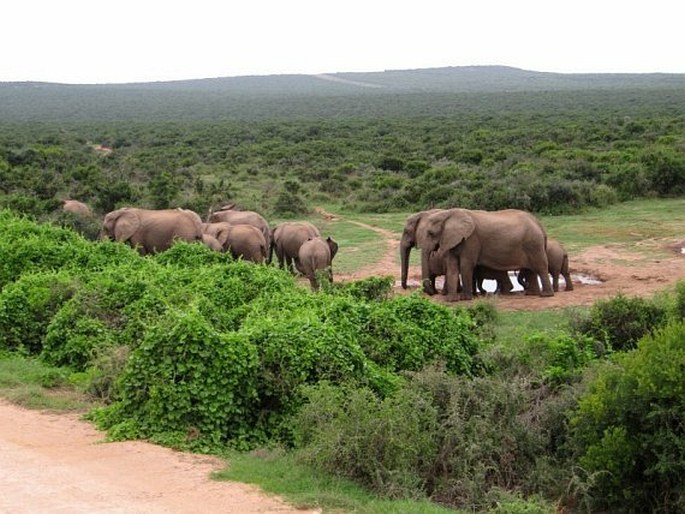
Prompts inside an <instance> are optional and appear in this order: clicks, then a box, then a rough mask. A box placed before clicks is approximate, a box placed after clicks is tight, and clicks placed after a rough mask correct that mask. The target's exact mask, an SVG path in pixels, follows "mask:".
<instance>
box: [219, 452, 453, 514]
mask: <svg viewBox="0 0 685 514" xmlns="http://www.w3.org/2000/svg"><path fill="white" fill-rule="evenodd" d="M227 460H228V466H227V467H226V469H224V470H222V471H218V472H216V473H215V474H214V478H217V479H219V480H235V481H238V482H244V483H248V484H257V485H259V487H260V488H262V489H263V490H264V491H266V492H268V493H272V494H276V495H279V496H283V497H285V498H287V499H288V501H289V502H290V503H292V504H293V505H296V506H297V507H298V508H320V509H321V510H322V511H323V512H355V513H359V514H376V513H378V514H386V513H397V514H404V513H406V512H411V513H416V514H433V513H435V514H440V513H447V512H452V513H454V512H459V511H455V510H452V509H446V508H443V507H440V506H438V505H436V504H434V503H431V502H430V501H428V500H383V499H379V498H377V497H375V496H373V495H372V494H371V493H369V492H368V491H366V490H364V489H362V488H361V487H359V486H357V485H355V484H354V483H353V482H350V481H349V480H343V479H339V478H335V477H331V476H327V475H324V474H322V473H320V472H316V471H313V470H312V469H310V468H308V467H306V466H303V465H301V464H299V463H298V462H297V459H296V457H295V456H294V455H293V454H292V453H285V452H283V451H275V450H274V451H266V450H262V451H257V452H252V453H249V454H245V453H238V452H232V453H230V454H229V455H228V456H227Z"/></svg>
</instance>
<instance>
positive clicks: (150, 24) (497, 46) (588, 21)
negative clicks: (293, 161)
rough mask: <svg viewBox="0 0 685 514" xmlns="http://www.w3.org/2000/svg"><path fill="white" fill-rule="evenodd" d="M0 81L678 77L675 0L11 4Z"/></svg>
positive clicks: (683, 36)
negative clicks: (398, 73) (453, 70)
mask: <svg viewBox="0 0 685 514" xmlns="http://www.w3.org/2000/svg"><path fill="white" fill-rule="evenodd" d="M0 16H1V19H2V23H1V24H0V25H1V26H0V81H25V80H35V81H49V82H64V83H81V84H83V83H115V82H137V81H146V82H147V81H157V80H176V79H191V78H208V77H225V76H239V75H267V74H282V73H307V74H317V73H335V72H345V71H382V70H387V69H413V68H430V67H439V66H471V65H507V66H515V67H518V68H523V69H527V70H535V71H554V72H569V73H575V72H676V73H685V50H684V49H685V25H684V21H683V20H685V4H683V3H682V0H650V1H644V0H623V1H619V0H413V1H405V0H392V1H390V0H345V1H340V0H216V1H212V0H188V1H186V0H183V1H179V0H113V1H107V2H104V1H100V2H98V1H93V0H5V1H4V2H3V5H2V7H1V8H0Z"/></svg>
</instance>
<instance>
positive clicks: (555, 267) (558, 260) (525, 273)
mask: <svg viewBox="0 0 685 514" xmlns="http://www.w3.org/2000/svg"><path fill="white" fill-rule="evenodd" d="M547 262H548V263H549V273H550V274H551V275H552V289H553V290H554V292H555V293H557V292H559V275H561V276H563V277H564V282H566V288H565V289H564V291H573V280H572V279H571V273H570V272H569V266H568V253H566V250H565V249H564V247H563V246H562V244H561V243H560V242H559V241H557V240H556V239H547ZM532 277H533V273H532V272H531V271H530V270H529V269H526V268H524V269H522V270H521V271H519V274H518V277H517V280H518V283H519V284H521V286H522V287H523V289H527V288H528V284H529V282H530V281H531V280H532Z"/></svg>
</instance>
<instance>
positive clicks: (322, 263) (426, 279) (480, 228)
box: [63, 200, 573, 301]
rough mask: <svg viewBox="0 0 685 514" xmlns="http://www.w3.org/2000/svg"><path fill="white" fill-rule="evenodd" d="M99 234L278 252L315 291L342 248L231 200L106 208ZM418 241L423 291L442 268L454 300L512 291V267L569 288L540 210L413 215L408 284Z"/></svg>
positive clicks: (150, 246) (404, 271)
mask: <svg viewBox="0 0 685 514" xmlns="http://www.w3.org/2000/svg"><path fill="white" fill-rule="evenodd" d="M63 209H64V210H65V211H69V212H72V213H74V214H79V215H83V216H86V215H87V216H92V213H91V212H90V209H89V208H88V207H87V206H86V205H85V204H82V203H80V202H77V201H75V200H68V201H66V202H65V203H64V206H63ZM100 238H101V239H110V240H112V241H119V242H126V243H128V244H130V245H131V246H133V247H135V248H137V249H138V251H139V252H140V253H141V254H142V255H146V254H149V253H155V252H161V251H164V250H166V249H167V248H169V247H170V246H171V245H172V244H173V242H174V241H175V240H183V241H188V242H194V241H197V242H202V243H203V244H205V245H206V246H207V247H209V248H211V249H212V250H216V251H220V252H228V253H230V254H231V255H232V256H233V257H234V258H236V259H238V258H240V259H244V260H248V261H252V262H255V263H271V261H272V258H273V254H274V252H275V253H276V258H277V259H278V264H279V266H280V267H281V268H287V269H288V270H290V271H291V272H295V271H298V272H300V273H301V274H303V275H304V276H305V277H307V278H308V279H309V282H310V285H311V287H312V289H314V290H317V289H318V288H319V281H318V277H317V275H319V273H321V272H323V273H324V275H325V276H326V277H327V278H328V279H329V280H332V279H333V274H332V262H333V258H334V257H335V256H336V253H337V251H338V244H337V242H336V241H334V240H333V239H331V238H330V237H326V238H324V237H322V236H321V233H320V231H319V229H318V228H317V227H315V226H314V225H312V224H311V223H308V222H304V221H287V222H283V223H281V224H279V225H277V226H276V227H274V228H273V230H272V229H271V227H270V226H269V223H268V222H267V221H266V220H265V219H264V217H262V216H261V215H260V214H259V213H257V212H254V211H241V210H237V209H236V208H235V206H234V205H233V204H230V205H226V206H224V207H222V208H220V209H219V210H217V211H213V212H210V213H209V215H208V217H207V221H206V222H203V221H202V219H201V218H200V216H199V215H198V214H197V213H195V212H193V211H191V210H188V209H180V208H179V209H164V210H149V209H140V208H135V207H124V208H121V209H117V210H115V211H112V212H109V213H107V214H106V215H105V217H104V220H103V222H102V228H101V232H100ZM415 247H416V248H419V249H420V250H421V279H422V285H423V290H424V292H426V293H427V294H429V295H433V294H435V293H436V292H437V290H436V287H435V281H436V277H438V276H440V275H444V276H445V286H444V288H443V294H445V295H446V296H447V300H449V301H453V300H456V299H457V298H458V295H459V293H461V297H462V298H464V299H471V298H472V297H473V294H477V293H478V292H481V293H483V292H484V289H483V280H485V279H492V280H496V281H497V292H499V293H502V294H507V293H509V292H511V290H512V289H513V287H512V284H511V281H510V279H509V274H508V272H509V271H512V270H515V271H518V281H519V283H520V284H521V285H522V286H523V288H524V289H525V291H526V293H527V294H540V295H542V296H552V295H553V294H554V292H556V291H558V290H559V275H562V276H563V277H564V280H565V282H566V290H567V291H568V290H571V289H573V283H572V281H571V277H570V274H569V267H568V255H567V254H566V252H565V250H564V249H563V247H562V246H561V244H559V243H558V242H557V241H554V240H551V239H548V238H547V235H546V233H545V230H544V228H543V227H542V224H541V223H540V222H539V220H538V219H537V218H536V217H535V216H533V215H532V214H530V213H527V212H524V211H520V210H515V209H508V210H503V211H493V212H489V211H477V210H467V209H432V210H427V211H421V212H418V213H416V214H413V215H411V216H409V217H408V218H407V221H406V224H405V226H404V230H403V232H402V238H401V240H400V261H401V264H400V266H401V284H402V287H403V288H405V289H406V288H407V275H408V269H409V257H410V252H411V249H412V248H415ZM550 274H551V275H552V281H550ZM538 278H539V279H540V280H539V281H538ZM540 282H541V284H542V289H540ZM467 285H468V286H467Z"/></svg>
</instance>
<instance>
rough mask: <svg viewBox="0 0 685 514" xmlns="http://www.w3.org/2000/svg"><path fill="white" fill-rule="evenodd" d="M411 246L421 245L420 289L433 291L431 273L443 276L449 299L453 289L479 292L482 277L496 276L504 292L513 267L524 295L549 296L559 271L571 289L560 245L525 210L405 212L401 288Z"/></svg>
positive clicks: (464, 295)
mask: <svg viewBox="0 0 685 514" xmlns="http://www.w3.org/2000/svg"><path fill="white" fill-rule="evenodd" d="M414 247H416V248H419V249H420V250H421V281H422V285H423V290H424V292H426V293H427V294H429V295H433V294H435V293H436V292H437V291H436V288H435V278H436V277H437V276H438V275H445V287H444V289H443V294H445V295H447V300H449V301H453V300H456V299H457V298H458V295H459V292H461V297H462V298H464V299H467V300H468V299H471V298H472V297H473V295H474V294H475V293H477V292H481V293H482V292H484V290H483V287H482V282H483V280H484V279H493V280H496V281H497V292H499V293H502V294H506V293H509V292H511V290H512V289H513V288H512V284H511V281H510V279H509V273H508V272H509V271H518V281H519V283H520V284H521V285H522V286H523V287H524V289H525V291H526V294H539V295H541V296H553V295H554V293H555V292H556V291H559V275H562V276H563V277H564V281H565V282H566V291H570V290H572V289H573V282H572V280H571V275H570V273H569V266H568V255H567V253H566V251H565V250H564V248H563V246H562V245H561V244H560V243H559V242H558V241H555V240H552V239H548V238H547V234H546V232H545V229H544V228H543V226H542V224H541V223H540V221H539V220H538V219H537V218H536V217H535V216H533V215H532V214H530V213H528V212H525V211H520V210H517V209H507V210H502V211H478V210H468V209H432V210H427V211H421V212H418V213H416V214H413V215H411V216H409V218H407V221H406V223H405V226H404V230H403V232H402V238H401V240H400V261H401V264H400V266H401V283H402V287H403V288H405V289H406V288H407V275H408V270H409V257H410V252H411V249H412V248H414ZM550 274H551V275H552V281H550ZM538 278H539V281H538ZM540 283H541V284H542V289H540Z"/></svg>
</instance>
